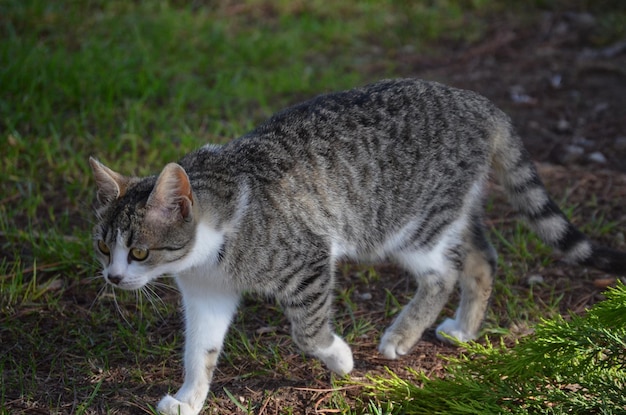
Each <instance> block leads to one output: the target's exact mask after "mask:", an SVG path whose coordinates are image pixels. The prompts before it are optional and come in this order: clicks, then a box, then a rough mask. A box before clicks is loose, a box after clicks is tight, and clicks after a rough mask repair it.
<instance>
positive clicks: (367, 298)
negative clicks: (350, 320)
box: [361, 293, 372, 301]
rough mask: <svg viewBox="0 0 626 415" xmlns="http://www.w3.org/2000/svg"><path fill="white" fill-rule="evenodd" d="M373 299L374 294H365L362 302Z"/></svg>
mask: <svg viewBox="0 0 626 415" xmlns="http://www.w3.org/2000/svg"><path fill="white" fill-rule="evenodd" d="M371 299H372V293H363V294H361V300H365V301H369V300H371Z"/></svg>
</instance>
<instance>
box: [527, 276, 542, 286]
mask: <svg viewBox="0 0 626 415" xmlns="http://www.w3.org/2000/svg"><path fill="white" fill-rule="evenodd" d="M527 282H528V285H537V284H543V283H544V282H545V279H544V278H543V275H540V274H533V275H531V276H529V277H528V279H527Z"/></svg>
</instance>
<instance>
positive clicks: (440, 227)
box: [90, 79, 626, 414]
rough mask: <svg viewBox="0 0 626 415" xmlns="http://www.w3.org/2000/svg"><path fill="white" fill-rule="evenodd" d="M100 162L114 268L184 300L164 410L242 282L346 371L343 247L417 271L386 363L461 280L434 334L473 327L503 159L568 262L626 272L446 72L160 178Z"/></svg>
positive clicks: (113, 274)
mask: <svg viewBox="0 0 626 415" xmlns="http://www.w3.org/2000/svg"><path fill="white" fill-rule="evenodd" d="M90 163H91V167H92V169H93V173H94V175H95V179H96V182H97V208H96V212H97V216H98V224H97V225H96V226H95V231H94V243H95V248H96V251H97V253H98V257H99V260H100V261H101V262H102V266H103V276H104V279H105V280H106V281H107V282H108V283H110V284H112V285H114V286H116V287H119V288H122V289H126V290H136V289H139V288H141V287H143V286H144V285H145V284H148V283H149V282H150V281H153V280H154V279H156V278H158V277H160V276H163V275H173V276H175V278H176V282H177V284H178V287H179V289H180V292H181V294H182V300H183V305H184V314H185V326H186V330H185V336H186V338H185V350H184V367H185V376H184V383H183V385H182V387H181V389H180V390H179V391H178V392H177V393H176V394H175V395H174V396H170V395H167V396H165V397H164V398H163V399H162V400H161V402H160V403H159V405H158V409H159V411H161V412H162V413H164V414H178V413H180V414H197V413H199V412H200V410H201V409H202V407H203V404H204V401H205V399H206V396H207V393H208V391H209V385H210V382H211V378H212V376H213V372H214V370H215V367H216V363H217V359H218V356H219V354H220V351H221V349H222V343H223V340H224V336H225V334H226V332H227V330H228V327H229V325H230V323H231V320H232V318H233V315H234V314H235V311H236V309H237V304H238V301H239V299H240V297H241V295H242V293H243V292H256V293H260V294H262V295H265V296H271V297H273V298H275V299H276V300H277V302H278V303H279V304H280V306H281V307H282V309H283V310H284V312H285V314H286V315H287V317H288V319H289V320H290V322H291V327H292V336H293V340H294V341H295V343H296V344H297V345H298V346H299V347H300V348H301V349H302V350H303V351H304V352H306V353H308V354H310V355H313V356H315V357H317V358H319V359H320V360H322V361H323V362H324V363H325V364H326V366H327V367H328V368H329V369H330V370H332V371H333V372H336V373H338V374H340V375H344V374H347V373H349V372H350V371H351V370H352V367H353V359H352V353H351V351H350V348H349V346H348V345H347V344H346V343H345V342H344V341H343V340H342V339H341V337H339V336H338V335H337V334H335V333H334V332H333V326H332V322H331V310H332V303H333V288H334V286H335V268H336V263H337V260H339V259H341V258H349V259H352V260H368V261H371V260H379V261H382V260H391V261H393V262H395V263H397V264H398V265H399V266H401V267H403V268H404V269H406V270H407V271H408V272H410V273H411V274H412V275H413V277H414V278H415V280H416V281H417V284H418V289H417V292H416V293H415V296H414V297H413V299H412V300H411V301H410V303H409V304H407V305H406V306H405V307H404V309H403V310H402V312H401V313H400V314H399V315H398V316H397V318H396V319H395V321H394V322H393V324H392V325H391V326H390V327H389V328H388V329H387V330H386V332H385V333H384V335H383V336H382V339H381V341H380V346H379V351H380V352H381V353H382V354H383V355H384V356H385V357H387V358H389V359H395V358H398V357H400V356H402V355H405V354H407V353H409V352H410V351H411V348H412V347H413V346H414V345H415V344H416V342H417V341H418V340H419V338H420V336H421V335H422V333H423V332H424V330H425V329H426V328H428V327H429V326H431V325H432V324H433V323H434V322H435V320H436V318H437V316H438V314H439V312H440V311H441V309H442V307H443V306H444V304H445V303H446V301H447V300H448V297H449V295H450V293H451V292H452V291H453V289H454V287H455V284H456V283H457V282H458V283H459V285H460V288H461V293H462V295H461V300H460V305H459V307H458V310H457V311H456V315H455V317H454V318H452V319H446V320H444V321H443V323H441V324H440V325H439V326H438V328H437V333H439V336H440V337H441V338H442V340H445V339H449V338H453V339H457V340H459V341H467V340H471V339H474V338H476V336H477V333H478V331H479V328H480V325H481V321H482V319H483V317H484V315H485V310H486V307H487V303H488V300H489V296H490V294H491V288H492V281H493V275H494V272H495V268H496V253H495V251H494V249H493V248H492V246H491V245H490V243H489V242H488V241H487V238H486V236H485V229H484V227H483V220H482V219H483V194H484V191H485V188H486V184H487V180H488V176H489V174H490V170H492V169H493V170H494V171H495V173H496V176H497V177H498V179H499V180H500V182H501V183H502V184H503V186H504V188H505V189H506V192H507V194H508V196H509V198H510V201H511V203H512V205H513V206H514V207H515V208H516V209H517V210H518V211H519V212H520V213H521V214H522V215H523V217H524V218H525V219H526V221H527V222H528V224H529V226H530V227H531V228H532V229H533V231H534V232H536V233H537V234H538V235H539V236H540V237H541V239H542V240H543V241H545V242H546V243H547V244H549V245H550V246H552V247H554V248H556V249H558V250H560V251H561V252H562V253H563V256H564V258H565V260H567V261H569V262H570V263H572V264H582V265H586V266H591V267H595V268H598V269H600V270H604V271H606V272H609V273H616V274H624V273H625V272H626V254H625V253H623V252H618V251H614V250H611V249H609V248H604V247H599V246H596V245H594V244H592V243H591V242H590V241H589V240H588V239H587V238H586V237H585V236H584V235H583V234H582V233H581V232H579V231H578V230H577V229H576V228H575V227H574V226H573V225H572V224H571V223H570V222H569V221H568V220H567V218H566V217H565V216H564V214H563V213H562V212H561V210H559V208H558V207H557V206H556V204H555V203H554V202H553V201H552V200H551V199H550V197H549V196H548V194H547V192H546V189H545V188H544V186H543V184H542V182H541V180H540V178H539V177H538V175H537V171H536V170H535V167H534V166H533V164H532V162H531V160H530V159H529V155H528V153H527V152H526V150H525V149H524V148H523V146H522V143H521V142H520V139H519V138H518V136H517V135H516V133H515V132H514V130H513V128H512V127H511V124H510V120H509V118H508V117H507V116H506V115H505V114H504V113H503V112H502V111H500V110H498V109H497V108H496V107H495V106H494V105H493V104H491V103H490V102H489V101H488V100H487V99H486V98H484V97H482V96H480V95H477V94H475V93H473V92H469V91H464V90H459V89H455V88H451V87H447V86H444V85H441V84H438V83H435V82H427V81H420V80H413V79H400V80H384V81H381V82H378V83H374V84H371V85H368V86H365V87H362V88H357V89H353V90H350V91H345V92H339V93H332V94H328V95H323V96H319V97H317V98H314V99H312V100H310V101H307V102H304V103H302V104H299V105H295V106H293V107H291V108H288V109H286V110H284V111H281V112H279V113H277V114H276V115H274V116H273V117H271V118H270V119H269V120H267V121H266V122H264V123H263V124H261V125H260V126H259V127H258V128H256V129H255V130H254V131H252V132H250V133H248V134H246V135H244V136H243V137H241V138H239V139H236V140H234V141H232V142H230V143H228V144H225V145H223V146H216V145H206V146H204V147H202V148H200V149H198V150H196V151H194V152H192V153H190V154H188V155H186V156H185V157H183V158H182V159H181V160H180V161H179V162H178V163H170V164H168V165H166V166H165V168H164V169H163V170H162V171H161V173H160V174H159V175H158V176H149V177H143V178H138V177H126V176H123V175H121V174H119V173H116V172H114V171H113V170H111V169H109V168H107V167H105V166H104V165H103V164H101V163H100V162H98V161H96V160H95V159H93V158H91V159H90ZM448 336H449V337H448Z"/></svg>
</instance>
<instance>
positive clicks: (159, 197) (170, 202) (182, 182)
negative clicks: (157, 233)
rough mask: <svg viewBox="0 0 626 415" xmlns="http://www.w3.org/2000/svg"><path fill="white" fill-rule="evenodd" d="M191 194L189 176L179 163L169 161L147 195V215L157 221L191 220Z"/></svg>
mask: <svg viewBox="0 0 626 415" xmlns="http://www.w3.org/2000/svg"><path fill="white" fill-rule="evenodd" d="M192 205H193V195H192V191H191V184H190V183H189V176H187V172H185V169H183V168H182V167H181V166H180V165H178V164H176V163H169V164H168V165H167V166H165V168H164V169H163V171H162V172H161V174H160V175H159V178H158V179H157V181H156V184H155V185H154V189H153V190H152V193H150V196H149V197H148V202H147V203H146V207H147V208H148V215H150V216H151V217H153V218H155V219H157V220H159V221H165V222H170V221H176V220H180V219H183V220H185V221H189V220H191V207H192Z"/></svg>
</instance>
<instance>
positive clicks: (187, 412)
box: [157, 395, 202, 415]
mask: <svg viewBox="0 0 626 415" xmlns="http://www.w3.org/2000/svg"><path fill="white" fill-rule="evenodd" d="M200 409H202V408H198V409H194V408H192V407H191V405H189V404H188V403H185V402H181V401H179V400H178V399H176V398H174V397H173V396H171V395H165V396H164V397H163V399H161V402H159V405H158V406H157V410H158V411H159V412H160V413H161V414H163V415H197V414H199V413H200Z"/></svg>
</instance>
